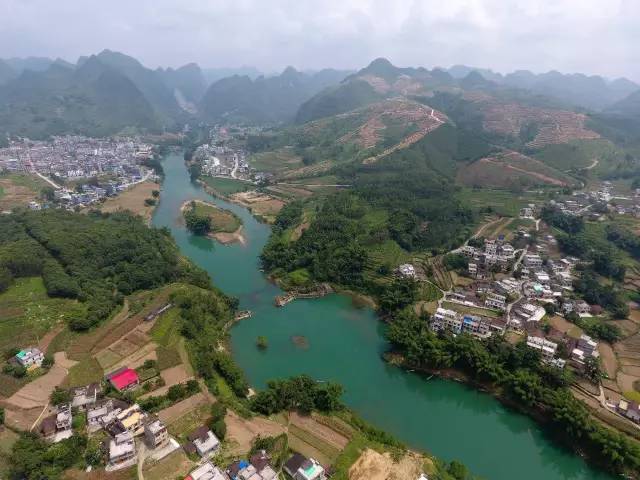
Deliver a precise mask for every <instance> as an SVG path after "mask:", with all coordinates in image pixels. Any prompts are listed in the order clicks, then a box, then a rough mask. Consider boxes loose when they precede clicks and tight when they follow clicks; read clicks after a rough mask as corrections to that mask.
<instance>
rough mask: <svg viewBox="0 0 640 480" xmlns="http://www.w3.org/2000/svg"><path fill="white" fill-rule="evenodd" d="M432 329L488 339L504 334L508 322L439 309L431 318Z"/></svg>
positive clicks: (501, 319)
mask: <svg viewBox="0 0 640 480" xmlns="http://www.w3.org/2000/svg"><path fill="white" fill-rule="evenodd" d="M431 328H432V329H433V330H434V331H436V332H437V331H440V330H447V331H450V332H453V333H456V334H459V333H469V334H471V335H474V336H476V337H479V338H487V337H490V336H491V335H492V334H494V333H498V334H503V333H504V332H505V328H506V321H505V320H504V319H503V318H490V317H481V316H478V315H470V314H461V313H458V312H456V311H455V310H450V309H447V308H442V307H438V309H437V310H436V313H435V314H434V315H433V317H432V318H431Z"/></svg>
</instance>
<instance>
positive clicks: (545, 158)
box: [534, 140, 622, 172]
mask: <svg viewBox="0 0 640 480" xmlns="http://www.w3.org/2000/svg"><path fill="white" fill-rule="evenodd" d="M534 157H535V158H537V159H538V160H541V161H542V162H544V163H546V164H547V165H549V166H551V167H554V168H557V169H558V170H561V171H563V172H566V171H568V170H574V171H578V170H581V169H583V168H586V167H590V166H592V165H594V162H595V161H596V160H597V163H596V164H595V166H594V168H597V171H608V170H610V169H611V167H612V166H614V165H615V164H617V163H619V162H620V161H621V160H622V158H621V157H622V155H621V154H620V153H619V152H618V150H617V149H616V148H615V147H614V146H613V145H612V144H611V142H609V141H607V140H575V141H572V142H569V143H559V144H553V145H547V146H545V147H544V148H543V149H542V150H540V151H538V152H537V153H536V154H535V155H534ZM600 164H602V165H600Z"/></svg>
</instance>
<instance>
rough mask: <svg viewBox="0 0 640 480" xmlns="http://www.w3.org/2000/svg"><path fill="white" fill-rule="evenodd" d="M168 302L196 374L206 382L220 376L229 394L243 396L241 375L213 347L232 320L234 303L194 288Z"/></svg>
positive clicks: (227, 357) (244, 388) (245, 386)
mask: <svg viewBox="0 0 640 480" xmlns="http://www.w3.org/2000/svg"><path fill="white" fill-rule="evenodd" d="M171 298H172V302H173V303H174V305H176V306H177V307H178V308H179V311H180V317H179V318H180V333H181V334H182V335H183V336H184V337H185V339H186V342H187V350H188V351H189V355H190V357H191V363H192V365H193V367H194V368H195V370H196V372H197V373H198V374H199V375H200V376H202V377H204V379H205V380H206V381H207V383H209V381H210V380H213V379H215V378H216V375H220V376H221V377H222V378H224V380H226V382H228V384H229V386H230V387H231V389H232V391H233V393H234V394H235V395H237V396H238V397H241V398H243V397H245V396H246V395H247V391H248V384H247V381H246V379H245V377H244V373H243V372H242V370H241V369H240V367H238V366H237V365H236V363H235V362H234V361H233V359H232V357H231V355H229V354H228V353H226V352H225V351H220V350H218V349H217V348H215V346H216V345H219V344H220V343H221V342H222V341H223V340H224V339H225V335H226V331H225V328H226V326H227V325H228V324H230V323H231V321H232V320H233V311H234V310H235V309H236V308H237V300H234V299H231V298H229V297H227V296H225V295H224V294H223V293H221V292H219V291H217V290H202V289H198V288H196V287H193V288H189V289H186V290H184V291H181V292H177V293H175V294H173V295H172V297H171Z"/></svg>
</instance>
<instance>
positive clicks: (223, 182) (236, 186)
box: [200, 176, 252, 196]
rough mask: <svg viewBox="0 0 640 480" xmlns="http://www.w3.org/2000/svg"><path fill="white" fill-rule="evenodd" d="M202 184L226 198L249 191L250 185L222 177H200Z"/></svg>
mask: <svg viewBox="0 0 640 480" xmlns="http://www.w3.org/2000/svg"><path fill="white" fill-rule="evenodd" d="M200 180H202V182H204V184H205V185H206V186H208V187H210V188H211V189H213V190H214V191H215V192H217V193H218V194H220V195H223V196H227V195H232V194H234V193H238V192H244V191H247V190H250V189H251V188H252V185H251V184H250V183H248V182H245V181H242V180H235V179H233V178H222V177H204V176H203V177H200Z"/></svg>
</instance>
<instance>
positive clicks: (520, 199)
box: [458, 188, 545, 217]
mask: <svg viewBox="0 0 640 480" xmlns="http://www.w3.org/2000/svg"><path fill="white" fill-rule="evenodd" d="M458 197H459V198H460V201H461V202H462V203H463V204H464V205H467V206H468V207H470V208H472V209H474V210H481V209H486V208H487V207H491V209H492V210H493V212H494V213H496V214H498V215H500V216H503V217H517V216H518V214H519V212H520V209H521V208H522V207H524V206H526V205H527V204H529V203H536V202H542V201H544V200H545V197H544V194H542V193H538V192H523V193H514V192H510V191H508V190H498V189H484V188H483V189H473V188H462V189H461V190H460V192H459V194H458Z"/></svg>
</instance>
